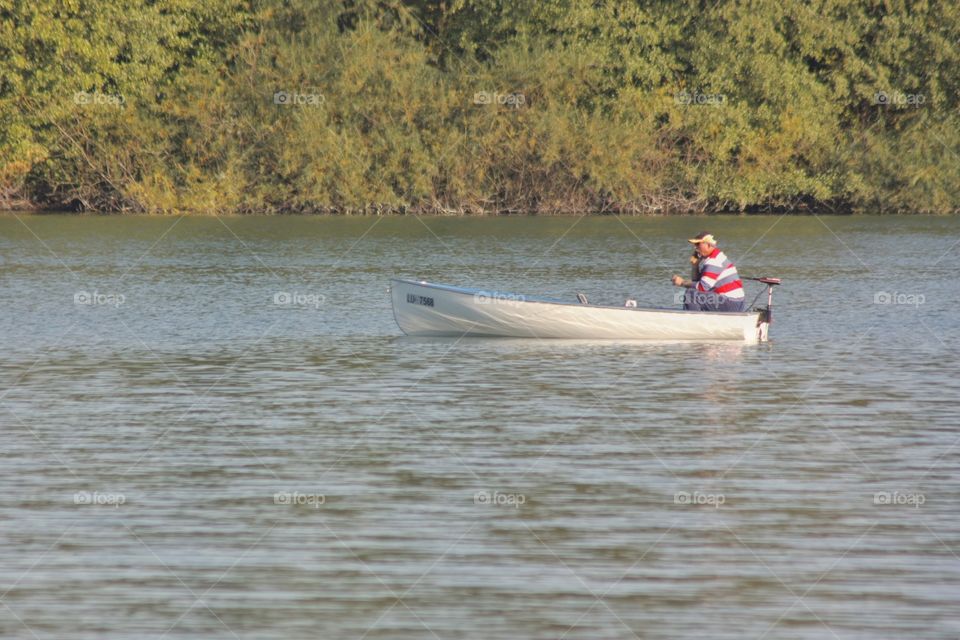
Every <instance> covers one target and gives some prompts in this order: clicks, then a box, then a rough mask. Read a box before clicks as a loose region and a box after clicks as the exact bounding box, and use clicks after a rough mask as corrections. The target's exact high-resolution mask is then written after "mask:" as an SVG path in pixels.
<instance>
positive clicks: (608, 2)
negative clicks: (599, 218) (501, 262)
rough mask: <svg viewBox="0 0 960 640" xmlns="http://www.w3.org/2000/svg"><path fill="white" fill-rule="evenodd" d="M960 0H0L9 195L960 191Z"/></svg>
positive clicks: (203, 204) (115, 201)
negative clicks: (681, 0)
mask: <svg viewBox="0 0 960 640" xmlns="http://www.w3.org/2000/svg"><path fill="white" fill-rule="evenodd" d="M958 40H960V6H958V5H955V4H951V3H939V2H924V1H919V0H916V1H907V0H900V1H897V0H883V1H881V0H858V1H854V0H815V1H813V2H809V1H801V0H721V1H720V2H690V3H677V2H673V1H672V0H642V1H640V0H631V1H623V0H538V1H537V2H518V3H510V2H503V1H502V0H445V1H443V2H437V1H435V0H324V1H323V2H321V3H311V2H307V1H306V0H130V1H129V2H125V3H114V2H106V1H105V0H35V1H33V2H25V1H24V0H0V206H4V207H8V208H9V207H18V206H31V205H32V206H46V207H53V208H64V207H66V208H73V209H78V210H82V209H90V210H107V211H148V212H173V211H195V212H201V213H202V212H220V211H231V212H255V211H259V212H339V213H357V212H437V213H481V212H494V213H505V212H537V213H551V212H565V211H600V212H606V211H617V212H636V213H670V212H687V211H696V212H700V211H763V210H771V209H782V210H791V209H805V208H810V209H827V210H842V211H847V210H854V211H858V210H863V211H889V212H924V213H952V212H956V211H957V209H958V202H960V155H958V154H960V133H958V132H960V126H958V125H960V116H958V104H957V96H958V95H960V93H958V92H960V59H958V58H960V49H958V48H957V47H956V42H958Z"/></svg>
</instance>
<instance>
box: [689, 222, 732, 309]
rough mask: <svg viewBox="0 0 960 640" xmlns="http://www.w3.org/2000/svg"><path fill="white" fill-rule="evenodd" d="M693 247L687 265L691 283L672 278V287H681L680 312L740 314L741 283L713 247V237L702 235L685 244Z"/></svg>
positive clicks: (717, 248) (721, 255) (730, 266)
mask: <svg viewBox="0 0 960 640" xmlns="http://www.w3.org/2000/svg"><path fill="white" fill-rule="evenodd" d="M687 242H689V243H690V244H692V245H693V246H694V254H693V257H692V258H690V262H691V263H692V264H693V265H694V267H693V274H691V275H692V279H690V280H684V279H683V278H681V277H680V276H678V275H674V276H673V284H674V286H677V287H685V288H686V292H685V294H684V299H683V308H684V309H687V310H690V311H744V310H745V307H746V304H745V302H746V301H745V300H744V293H743V282H741V281H740V275H739V274H738V273H737V268H736V267H735V266H734V265H733V263H732V262H731V261H730V259H729V258H728V257H727V256H726V254H725V253H724V252H723V251H720V249H719V247H717V241H716V240H715V239H714V237H713V235H711V234H710V233H707V232H706V231H703V232H701V233H698V234H697V235H696V237H694V238H690V239H689V240H687Z"/></svg>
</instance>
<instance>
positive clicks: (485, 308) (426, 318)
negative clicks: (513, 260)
mask: <svg viewBox="0 0 960 640" xmlns="http://www.w3.org/2000/svg"><path fill="white" fill-rule="evenodd" d="M390 291H391V297H392V301H393V313H394V317H395V318H396V321H397V324H398V325H399V326H400V329H401V330H402V331H403V332H404V333H405V334H407V335H410V336H452V337H461V336H478V337H512V338H544V339H575V340H576V339H581V340H666V341H676V340H680V341H712V340H732V341H740V342H748V343H754V342H760V341H763V340H766V337H767V325H766V323H765V322H763V319H764V318H763V313H762V312H759V311H751V312H743V313H718V312H706V311H683V310H680V309H643V308H634V307H610V306H602V305H590V304H587V305H581V304H572V303H568V302H565V301H560V300H550V299H546V298H529V297H526V296H522V295H515V294H504V293H497V292H493V291H485V290H481V289H465V288H461V287H452V286H448V285H440V284H431V283H427V282H415V281H412V280H393V281H392V282H391V286H390Z"/></svg>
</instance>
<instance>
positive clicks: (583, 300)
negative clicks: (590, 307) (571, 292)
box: [577, 293, 587, 304]
mask: <svg viewBox="0 0 960 640" xmlns="http://www.w3.org/2000/svg"><path fill="white" fill-rule="evenodd" d="M577 300H578V301H579V302H580V304H587V296H585V295H583V294H582V293H578V294H577Z"/></svg>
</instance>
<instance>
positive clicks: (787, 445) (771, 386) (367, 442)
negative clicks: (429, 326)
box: [0, 215, 960, 640]
mask: <svg viewBox="0 0 960 640" xmlns="http://www.w3.org/2000/svg"><path fill="white" fill-rule="evenodd" d="M701 230H709V231H712V232H713V233H714V234H715V235H716V236H717V238H718V240H719V241H720V244H721V247H722V248H724V250H725V251H726V252H727V253H728V254H729V255H730V257H731V258H732V259H733V260H734V261H735V262H736V263H737V265H738V268H739V269H740V272H741V274H744V275H753V276H761V275H772V276H779V277H781V278H783V281H784V284H783V286H782V287H780V288H779V289H778V290H777V292H776V297H775V303H776V313H775V316H774V325H773V326H772V328H771V337H772V341H771V342H770V343H768V344H763V345H754V346H742V345H735V344H731V345H721V344H642V343H610V342H607V343H604V342H588V343H584V342H571V343H566V342H562V341H555V342H549V341H536V340H532V341H530V340H507V339H501V340H496V339H463V340H454V339H422V338H421V339H412V338H405V337H402V335H401V332H400V330H399V329H398V328H397V326H396V324H395V322H394V319H393V315H392V312H391V307H390V300H389V295H388V287H389V279H390V278H391V277H410V278H420V279H427V280H431V281H436V282H444V283H452V284H458V285H464V286H479V287H485V288H494V289H500V290H503V291H510V292H516V293H522V294H536V295H549V296H556V297H561V298H567V299H570V300H574V299H575V295H576V293H577V292H583V293H585V294H587V295H588V297H589V298H590V300H591V301H592V302H607V303H614V304H622V303H623V300H624V299H625V298H627V297H632V298H635V299H637V300H638V301H639V303H640V305H641V306H672V305H674V293H675V291H676V290H675V289H674V288H673V287H672V286H671V285H670V276H671V275H672V274H673V273H680V274H684V275H686V274H687V273H688V264H687V262H686V260H687V257H688V255H689V245H687V243H686V242H685V239H686V238H688V237H690V236H691V235H692V234H694V233H696V232H698V231H701ZM958 241H960V220H958V219H956V218H926V217H909V218H903V217H871V216H865V217H819V218H818V217H777V216H751V217H718V218H656V219H653V218H644V219H637V218H623V219H618V218H594V217H590V218H576V217H558V218H527V217H523V218H478V219H447V218H422V219H419V218H412V217H408V218H384V219H377V218H355V219H343V218H328V217H277V218H269V217H249V218H239V217H230V218H221V219H218V218H212V217H211V218H182V219H177V218H163V217H71V216H61V215H42V216H29V215H20V216H12V215H4V216H0V282H2V286H0V326H2V335H3V357H2V361H0V367H2V373H0V375H2V386H0V455H2V459H0V636H2V637H4V638H42V639H46V638H169V639H181V638H183V639H185V638H198V639H199V638H204V639H208V638H237V637H239V638H258V639H262V638H298V639H299V638H304V639H307V638H310V639H314V638H324V639H353V640H361V639H371V640H373V639H383V640H387V639H390V640H394V639H397V640H407V639H414V638H416V639H421V638H443V639H446V638H451V639H454V638H457V639H458V638H471V639H473V638H476V639H504V640H507V639H510V640H513V639H521V638H538V639H539V638H567V639H583V640H602V639H620V638H624V639H629V638H643V639H648V638H657V639H660V638H663V639H667V638H669V639H675V638H696V639H702V638H711V639H727V638H729V639H731V640H732V639H737V640H739V639H742V638H754V639H764V638H802V639H807V638H809V639H814V638H816V639H822V638H842V639H847V638H858V639H859V638H863V639H867V638H869V639H876V638H890V639H894V638H954V639H955V638H957V637H958V636H960V404H958V403H960V365H958V350H957V341H958V338H960V321H958V318H957V303H958V300H960V279H958V275H957V268H956V266H955V265H954V258H955V257H956V256H957V253H958V251H960V245H958ZM747 288H748V301H749V300H752V298H753V296H754V295H755V294H756V293H759V292H760V288H758V286H757V285H755V284H751V285H748V287H747Z"/></svg>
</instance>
